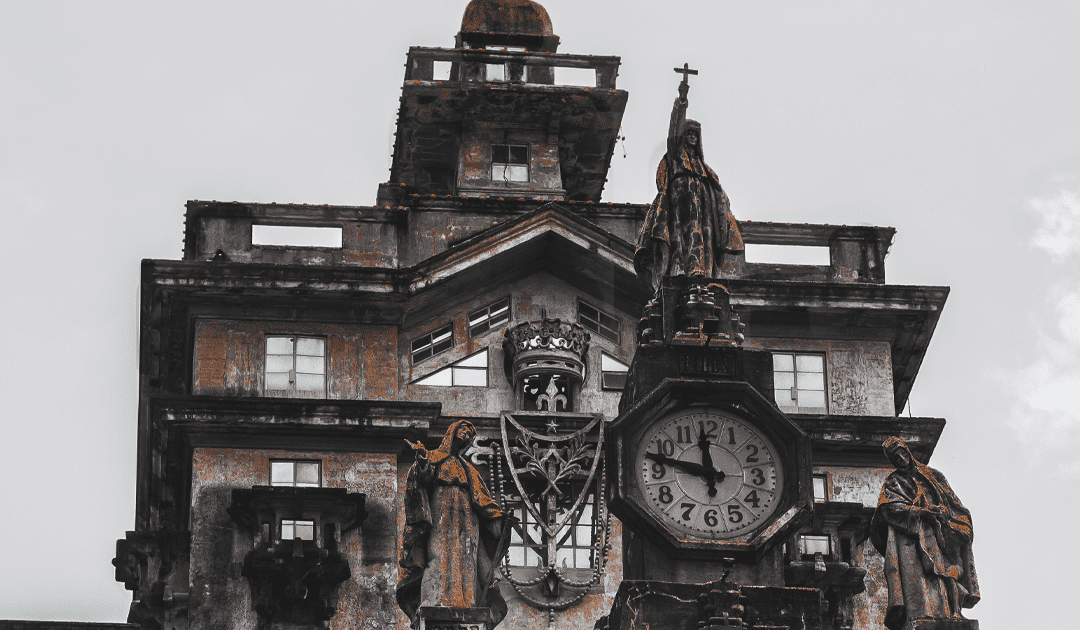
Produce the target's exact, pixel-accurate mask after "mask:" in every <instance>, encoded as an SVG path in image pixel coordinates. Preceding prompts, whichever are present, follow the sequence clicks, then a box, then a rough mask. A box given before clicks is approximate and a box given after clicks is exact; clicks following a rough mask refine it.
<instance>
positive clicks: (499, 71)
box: [485, 63, 506, 81]
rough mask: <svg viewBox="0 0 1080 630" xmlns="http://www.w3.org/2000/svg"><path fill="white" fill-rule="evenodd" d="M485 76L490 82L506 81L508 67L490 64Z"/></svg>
mask: <svg viewBox="0 0 1080 630" xmlns="http://www.w3.org/2000/svg"><path fill="white" fill-rule="evenodd" d="M485 74H486V78H487V80H488V81H505V80H506V79H505V78H504V77H505V76H506V66H504V65H503V64H501V63H489V64H487V72H486V73H485Z"/></svg>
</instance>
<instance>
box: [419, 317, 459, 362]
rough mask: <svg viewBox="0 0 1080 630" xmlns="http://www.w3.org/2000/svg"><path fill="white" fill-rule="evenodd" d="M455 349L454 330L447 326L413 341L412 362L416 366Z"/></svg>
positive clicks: (449, 325) (451, 326)
mask: <svg viewBox="0 0 1080 630" xmlns="http://www.w3.org/2000/svg"><path fill="white" fill-rule="evenodd" d="M453 347H454V328H453V325H451V324H447V325H445V326H443V327H442V328H439V329H438V330H435V331H433V332H430V333H428V334H426V335H423V336H420V337H417V338H416V339H413V342H412V362H413V363H414V364H416V363H419V362H421V361H423V360H424V359H430V358H431V357H433V356H435V355H437V354H442V353H443V352H446V351H447V350H449V349H450V348H453Z"/></svg>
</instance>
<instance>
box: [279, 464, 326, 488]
mask: <svg viewBox="0 0 1080 630" xmlns="http://www.w3.org/2000/svg"><path fill="white" fill-rule="evenodd" d="M274 464H292V469H293V470H292V478H293V480H292V482H289V483H285V482H275V481H274ZM297 464H315V465H316V466H317V467H318V477H319V483H317V484H316V485H310V484H306V483H303V484H301V483H299V482H297V481H296V465H297ZM267 484H268V485H269V486H271V487H274V488H321V487H323V466H322V460H321V459H308V458H300V459H292V458H288V457H271V458H270V466H269V471H268V472H267Z"/></svg>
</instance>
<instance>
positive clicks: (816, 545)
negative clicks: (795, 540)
mask: <svg viewBox="0 0 1080 630" xmlns="http://www.w3.org/2000/svg"><path fill="white" fill-rule="evenodd" d="M799 543H800V546H801V547H802V554H803V555H804V556H812V555H814V554H816V553H820V554H821V555H823V556H828V555H831V554H832V545H830V544H829V537H828V536H819V535H813V536H811V535H804V536H800V537H799Z"/></svg>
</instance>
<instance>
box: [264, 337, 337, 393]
mask: <svg viewBox="0 0 1080 630" xmlns="http://www.w3.org/2000/svg"><path fill="white" fill-rule="evenodd" d="M263 394H264V395H266V396H275V397H284V398H326V339H325V338H324V337H301V336H298V335H267V336H266V354H265V362H264V372H263Z"/></svg>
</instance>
